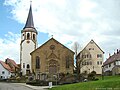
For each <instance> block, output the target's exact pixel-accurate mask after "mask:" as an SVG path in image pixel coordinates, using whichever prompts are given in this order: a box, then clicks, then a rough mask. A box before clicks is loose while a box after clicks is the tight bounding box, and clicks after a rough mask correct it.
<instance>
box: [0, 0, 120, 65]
mask: <svg viewBox="0 0 120 90" xmlns="http://www.w3.org/2000/svg"><path fill="white" fill-rule="evenodd" d="M29 7H30V0H1V1H0V12H1V13H0V14H1V15H0V20H1V22H0V27H1V29H0V60H4V59H5V58H11V59H14V60H15V61H16V62H17V63H19V52H20V51H19V48H20V36H21V30H22V29H23V27H24V25H25V22H26V19H27V15H28V10H29ZM32 9H33V16H34V17H33V18H34V24H35V27H36V29H37V30H38V32H39V35H38V44H39V45H41V44H43V43H44V42H46V41H47V40H48V39H50V38H51V35H53V37H54V38H55V39H56V40H58V41H59V42H61V43H62V44H64V45H66V46H67V47H69V48H71V47H72V45H73V43H74V42H76V41H77V42H78V43H79V44H80V46H81V47H84V46H85V45H86V44H87V43H88V42H89V41H90V40H91V39H93V40H94V41H95V42H96V43H97V44H98V45H99V46H100V47H101V49H102V50H103V51H104V52H105V58H107V57H108V53H111V54H113V53H114V51H116V49H120V0H32Z"/></svg>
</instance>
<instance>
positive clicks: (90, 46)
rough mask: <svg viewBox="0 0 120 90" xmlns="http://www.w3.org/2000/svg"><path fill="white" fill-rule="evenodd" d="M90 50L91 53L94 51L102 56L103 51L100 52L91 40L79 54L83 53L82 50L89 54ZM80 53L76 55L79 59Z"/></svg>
mask: <svg viewBox="0 0 120 90" xmlns="http://www.w3.org/2000/svg"><path fill="white" fill-rule="evenodd" d="M90 49H91V51H92V50H94V51H97V52H101V53H103V54H104V52H103V50H102V49H101V48H100V47H99V46H98V45H97V44H96V43H95V42H94V41H93V40H91V41H90V42H89V43H88V44H87V45H86V46H85V48H84V49H83V50H82V51H80V53H81V52H83V51H84V50H87V52H89V51H90ZM80 53H78V55H77V57H79V55H80Z"/></svg>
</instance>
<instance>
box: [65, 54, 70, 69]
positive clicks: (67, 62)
mask: <svg viewBox="0 0 120 90" xmlns="http://www.w3.org/2000/svg"><path fill="white" fill-rule="evenodd" d="M69 67H70V60H69V56H67V57H66V68H69Z"/></svg>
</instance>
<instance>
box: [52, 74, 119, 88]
mask: <svg viewBox="0 0 120 90" xmlns="http://www.w3.org/2000/svg"><path fill="white" fill-rule="evenodd" d="M50 90H120V76H106V77H104V80H102V79H101V78H100V80H98V81H90V82H83V83H75V84H68V85H61V86H57V87H53V88H51V89H50Z"/></svg>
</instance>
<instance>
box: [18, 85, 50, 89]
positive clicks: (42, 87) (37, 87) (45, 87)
mask: <svg viewBox="0 0 120 90" xmlns="http://www.w3.org/2000/svg"><path fill="white" fill-rule="evenodd" d="M19 84H20V85H24V86H26V87H29V88H31V89H33V90H47V89H48V88H49V86H31V85H28V84H26V83H19Z"/></svg>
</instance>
